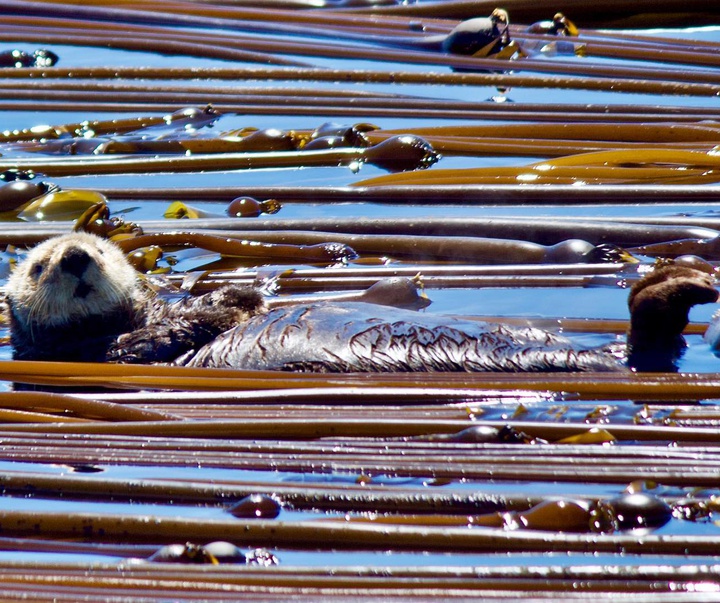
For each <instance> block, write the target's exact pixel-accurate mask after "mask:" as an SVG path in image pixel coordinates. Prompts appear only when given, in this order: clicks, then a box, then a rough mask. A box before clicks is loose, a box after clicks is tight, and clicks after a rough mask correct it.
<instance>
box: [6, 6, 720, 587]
mask: <svg viewBox="0 0 720 603" xmlns="http://www.w3.org/2000/svg"><path fill="white" fill-rule="evenodd" d="M146 4H148V5H147V6H146V5H142V4H140V3H119V2H115V3H112V4H111V3H107V2H102V1H97V2H77V3H73V2H50V1H47V2H45V1H36V2H24V1H23V2H20V1H15V0H5V1H4V2H2V3H0V15H2V18H3V35H2V42H3V44H2V47H1V48H0V65H2V66H3V67H2V68H1V69H0V124H1V126H0V129H2V130H4V131H3V132H2V133H1V134H0V173H1V174H0V176H1V178H2V180H3V182H2V183H0V184H2V185H1V186H0V211H1V212H2V213H1V214H0V217H2V219H3V223H2V227H1V228H0V243H1V244H2V245H3V250H4V253H3V256H2V260H3V261H2V266H5V267H6V268H5V273H4V276H6V275H7V271H8V270H9V269H11V267H12V265H13V264H14V263H15V262H16V261H18V260H19V259H21V258H22V256H23V255H24V253H25V250H26V249H27V248H28V247H30V246H32V245H34V244H35V243H37V242H39V241H42V240H44V239H47V238H49V237H51V236H54V235H56V234H60V233H65V232H68V231H70V230H72V229H80V230H89V231H92V232H96V233H97V234H100V235H101V236H106V237H108V238H111V239H112V240H114V241H115V242H117V243H118V244H119V245H120V246H121V247H122V248H123V250H124V251H126V252H127V253H128V254H129V257H130V259H131V261H132V262H133V265H134V266H135V267H136V268H137V269H138V271H139V272H140V273H142V275H143V278H144V279H145V281H146V282H147V284H148V286H149V287H150V288H152V289H153V290H154V291H155V292H156V294H157V295H160V296H163V297H166V298H168V299H174V298H177V297H179V296H183V295H187V294H194V293H202V292H205V291H209V290H212V289H214V288H216V287H218V286H220V285H222V284H226V283H237V284H243V285H254V286H257V287H260V289H261V290H262V292H263V293H264V295H265V296H266V299H267V302H268V304H269V305H270V306H273V305H282V304H292V303H303V302H306V301H308V300H317V299H335V300H337V301H338V303H342V300H345V299H364V300H369V301H374V302H380V303H381V304H382V303H386V304H393V305H403V306H408V307H412V308H416V309H421V311H425V312H434V313H445V314H458V315H463V316H466V317H471V318H474V319H484V320H490V321H501V322H509V323H512V324H532V325H536V326H540V327H542V328H546V329H551V330H555V331H562V332H564V333H565V334H566V335H568V336H569V337H571V338H573V339H575V340H576V341H577V342H578V343H579V344H583V345H592V346H595V345H608V344H610V345H615V344H617V343H618V341H621V340H622V339H623V336H624V333H625V331H626V329H627V309H626V298H627V287H628V286H629V285H631V284H632V283H633V282H635V281H636V280H637V279H638V278H639V277H640V276H641V275H642V274H643V273H644V272H646V271H647V270H649V269H650V268H651V267H652V266H653V265H654V264H655V263H656V262H657V263H666V262H671V261H677V262H684V263H688V264H690V265H692V266H695V267H697V268H700V269H701V270H704V271H706V272H709V273H711V274H715V273H716V267H717V263H718V261H720V256H719V254H720V251H718V250H719V249H720V247H719V243H718V241H720V239H719V238H718V235H719V234H720V224H719V223H718V217H717V216H718V214H717V212H718V204H717V201H718V193H717V191H718V188H717V183H718V179H719V178H718V175H719V174H720V172H719V171H718V166H719V161H720V160H719V159H718V157H719V155H718V144H720V140H719V139H720V136H719V134H720V129H719V128H718V119H719V118H720V110H719V109H718V106H717V97H718V94H720V71H719V70H718V67H720V61H719V60H718V56H719V55H718V49H719V46H720V38H719V37H718V33H717V28H713V27H712V26H717V25H718V23H717V15H716V14H715V13H716V11H713V10H711V9H709V5H708V3H707V2H688V1H687V0H685V1H683V2H682V3H680V2H673V1H668V2H664V3H663V4H662V7H658V6H657V3H656V2H650V1H647V2H646V1H639V2H634V3H627V2H622V3H621V2H617V1H616V0H602V1H600V2H596V3H594V4H593V6H587V3H576V2H571V3H565V4H563V6H562V7H559V6H554V5H551V4H549V3H546V2H543V3H537V2H525V1H523V0H513V1H512V2H507V3H505V4H504V5H503V6H497V5H496V4H494V3H493V4H488V3H486V2H465V1H464V0H448V1H437V2H418V3H407V4H404V3H399V2H394V1H393V0H381V1H375V2H369V1H368V2H363V1H362V0H354V1H352V2H347V1H343V0H327V1H326V2H305V1H304V0H273V1H268V0H262V1H253V0H247V1H245V0H236V1H234V2H220V1H218V2H208V1H203V2H200V1H198V2H190V1H186V2H175V1H170V0H162V1H161V0H158V1H156V2H153V3H146ZM560 8H562V10H563V11H565V13H566V14H565V15H556V13H557V11H558V9H560ZM496 9H504V11H506V12H503V10H501V11H497V10H496ZM472 18H483V19H485V20H484V21H482V22H476V29H477V27H479V26H482V28H484V29H483V30H482V31H481V33H482V36H484V37H482V42H483V43H482V44H480V45H479V47H478V48H473V49H472V52H470V53H469V54H467V53H465V54H463V52H466V51H464V50H462V46H463V45H462V44H458V43H457V40H458V39H459V38H460V37H461V36H458V31H460V32H462V31H463V26H461V27H460V30H458V29H456V27H457V26H458V24H459V23H460V22H461V21H463V20H467V19H472ZM704 26H711V27H704ZM464 27H465V28H467V25H466V26H464ZM661 27H665V28H670V29H667V30H659V29H658V28H661ZM690 27H693V28H694V29H692V30H688V29H682V30H681V29H679V28H690ZM387 278H391V279H398V278H402V279H406V280H404V281H402V282H405V283H408V282H410V283H412V285H413V286H412V287H411V289H412V292H411V293H408V292H407V290H403V291H404V293H403V295H401V296H399V297H395V296H394V294H393V297H392V299H391V298H389V297H388V296H389V293H388V291H389V290H390V291H394V289H393V288H392V287H391V289H389V290H388V289H384V288H382V287H381V288H379V289H378V288H377V287H376V283H378V281H382V280H383V279H387ZM395 282H397V281H395ZM416 289H417V291H415V290H416ZM378 291H379V292H378ZM713 310H714V308H712V307H707V308H702V309H699V310H698V311H695V310H694V311H693V314H692V315H691V324H690V325H689V327H688V329H687V331H686V338H687V341H688V350H687V352H686V354H685V356H684V358H683V359H682V361H681V363H680V366H679V368H680V371H679V372H678V373H677V374H665V373H660V374H633V373H626V374H604V375H599V374H580V375H573V374H531V375H528V374H525V375H523V374H432V373H428V374H385V375H380V374H374V375H353V374H348V375H326V374H319V375H312V374H297V373H272V372H258V371H224V370H205V369H184V368H178V367H161V366H115V365H88V364H84V365H79V364H74V363H41V362H19V361H12V360H10V350H9V348H8V346H7V345H6V346H3V348H2V349H1V350H0V352H1V353H3V354H4V355H3V358H4V360H2V361H0V378H2V379H3V380H4V383H6V384H7V387H6V388H5V390H6V391H3V392H0V420H1V421H2V425H0V443H1V448H0V451H1V452H0V468H1V469H2V471H1V472H0V487H1V488H2V493H3V496H2V497H1V498H0V580H2V584H3V595H2V596H3V598H4V599H8V600H14V599H25V600H37V601H40V600H56V601H65V600H67V601H77V600H92V601H100V600H105V601H121V600H122V601H124V600H134V601H156V600H170V599H171V600H177V601H183V600H218V601H220V600H222V601H237V600H246V599H247V600H318V599H320V598H322V599H323V600H329V601H334V600H337V601H341V600H342V601H346V600H373V601H377V600H398V601H400V600H408V601H410V600H412V601H421V600H430V599H437V598H438V597H444V598H446V599H458V600H460V599H469V598H471V597H472V598H480V597H482V598H483V599H486V600H506V599H523V600H550V599H552V600H556V599H558V598H560V597H562V598H566V599H571V600H574V599H577V600H592V601H597V600H609V599H614V600H623V599H630V598H632V599H633V600H635V601H650V600H652V601H666V600H667V601H685V600H687V601H701V600H713V599H715V598H717V591H718V590H719V589H720V586H719V585H718V580H717V573H718V562H719V561H720V558H719V557H718V552H717V542H718V521H719V520H718V512H719V511H718V492H719V488H720V483H719V478H718V476H719V475H720V471H719V468H720V449H718V442H720V412H719V411H718V407H717V400H718V398H720V396H718V392H719V391H720V373H719V372H718V368H717V367H718V366H720V364H718V363H719V362H720V361H719V360H717V359H716V358H715V357H714V356H713V355H712V353H711V351H710V348H709V346H708V344H707V343H706V342H704V341H703V339H702V334H703V333H704V331H705V329H706V327H707V324H708V322H709V320H710V317H711V314H712V311H713ZM378 312H379V313H381V312H382V306H378ZM11 383H26V384H33V385H36V386H39V387H40V388H41V389H42V388H48V387H50V388H54V389H53V390H52V392H50V391H11V390H10V385H9V384H11Z"/></svg>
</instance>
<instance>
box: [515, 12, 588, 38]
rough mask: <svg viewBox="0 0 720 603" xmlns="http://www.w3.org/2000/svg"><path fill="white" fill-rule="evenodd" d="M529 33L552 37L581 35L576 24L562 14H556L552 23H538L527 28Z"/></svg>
mask: <svg viewBox="0 0 720 603" xmlns="http://www.w3.org/2000/svg"><path fill="white" fill-rule="evenodd" d="M527 32H528V33H534V34H547V35H551V36H578V35H580V31H579V30H578V28H577V27H576V26H575V24H574V23H573V22H572V21H571V20H570V19H568V18H567V17H566V16H565V15H563V14H562V13H555V16H554V17H553V18H552V21H536V22H535V23H533V24H532V25H530V26H529V27H528V28H527Z"/></svg>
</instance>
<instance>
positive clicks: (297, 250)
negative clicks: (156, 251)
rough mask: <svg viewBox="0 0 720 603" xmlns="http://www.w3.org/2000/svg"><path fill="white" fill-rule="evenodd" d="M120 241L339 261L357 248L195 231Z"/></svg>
mask: <svg viewBox="0 0 720 603" xmlns="http://www.w3.org/2000/svg"><path fill="white" fill-rule="evenodd" d="M118 245H119V246H120V248H121V249H122V250H123V251H125V252H127V253H129V252H131V251H134V250H135V249H138V248H139V247H145V246H150V245H158V246H163V245H166V246H174V247H183V246H195V247H202V248H203V249H208V250H210V251H216V252H218V253H221V254H223V255H226V256H239V257H259V258H267V259H273V260H286V261H290V260H292V261H298V260H300V261H306V262H323V263H324V262H339V261H343V260H348V259H352V258H353V257H355V252H354V251H353V250H352V249H351V248H350V247H348V246H345V245H343V244H337V243H336V242H334V241H325V242H322V243H318V244H313V245H289V244H281V243H262V242H259V241H248V240H237V239H230V238H221V237H216V236H212V235H208V234H200V233H195V232H184V233H182V232H181V233H178V232H175V233H158V234H149V235H140V236H138V237H132V238H129V239H123V240H121V241H118Z"/></svg>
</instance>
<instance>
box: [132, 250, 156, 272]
mask: <svg viewBox="0 0 720 603" xmlns="http://www.w3.org/2000/svg"><path fill="white" fill-rule="evenodd" d="M162 257H163V251H162V249H161V248H160V247H158V246H157V245H151V246H150V247H142V248H140V249H136V250H135V251H133V252H132V253H130V254H128V256H127V259H128V261H129V262H130V264H132V266H133V268H135V270H137V271H138V272H142V273H143V274H146V273H148V272H154V271H156V270H157V263H158V260H159V259H160V258H162Z"/></svg>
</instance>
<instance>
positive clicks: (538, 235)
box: [143, 217, 717, 263]
mask: <svg viewBox="0 0 720 603" xmlns="http://www.w3.org/2000/svg"><path fill="white" fill-rule="evenodd" d="M193 225H194V228H211V229H213V230H217V231H218V232H225V233H226V234H227V236H235V234H234V233H233V231H234V230H238V231H240V232H239V233H236V234H237V236H238V237H242V236H247V233H250V232H254V233H258V234H259V233H260V232H262V231H268V232H270V231H273V230H275V231H283V232H286V233H292V232H293V231H307V233H308V234H310V233H312V232H313V231H318V232H320V233H330V232H332V233H333V234H337V236H342V233H346V234H347V236H350V235H353V236H354V235H357V236H360V235H363V236H371V235H372V236H375V235H377V236H380V235H382V236H385V237H389V236H395V235H406V236H423V237H437V236H443V237H506V238H508V239H518V240H524V241H533V242H534V243H537V244H540V245H556V244H558V243H560V242H562V241H564V240H567V239H571V238H578V239H582V240H585V241H589V242H590V243H592V244H594V245H597V244H600V243H614V244H616V245H620V246H624V245H638V244H639V243H640V241H644V242H646V243H647V244H649V243H651V242H657V243H660V242H666V241H672V240H677V239H712V238H714V237H715V236H717V232H716V231H715V230H713V229H710V228H702V227H685V226H678V227H673V226H669V225H662V226H660V225H657V226H653V227H648V226H647V225H639V224H633V223H628V224H623V223H618V222H608V223H606V224H603V223H602V221H601V220H590V221H587V222H582V221H578V220H568V219H565V218H562V217H549V218H544V219H539V218H523V217H504V218H492V217H488V218H486V217H483V218H468V217H465V218H454V217H453V218H434V217H428V218H424V219H423V220H422V221H419V220H416V219H414V218H399V219H396V218H390V219H384V218H365V219H346V220H342V219H323V218H318V219H313V220H303V219H283V220H276V219H272V220H263V219H260V220H254V221H252V222H248V221H241V222H228V221H227V220H226V221H224V222H222V221H221V220H214V219H208V218H206V219H201V220H197V221H193ZM143 228H144V229H145V230H146V232H159V231H160V230H162V229H166V228H167V224H166V223H164V222H149V221H148V222H143ZM276 234H277V233H276ZM358 240H359V239H358ZM387 242H388V244H392V241H391V240H388V241H387ZM437 243H438V244H442V243H443V241H438V242H437ZM448 243H449V244H452V241H449V242H448ZM348 244H351V243H348ZM516 263H520V262H516Z"/></svg>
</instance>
